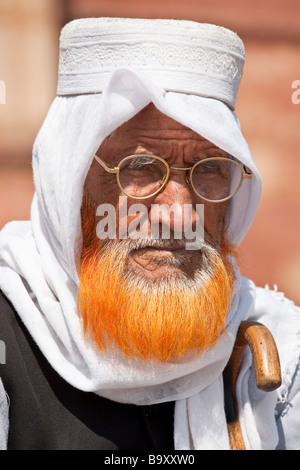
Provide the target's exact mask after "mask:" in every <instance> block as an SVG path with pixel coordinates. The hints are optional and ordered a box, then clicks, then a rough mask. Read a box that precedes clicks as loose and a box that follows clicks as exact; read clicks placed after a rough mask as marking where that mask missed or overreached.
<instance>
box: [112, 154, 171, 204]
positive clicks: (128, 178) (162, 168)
mask: <svg viewBox="0 0 300 470" xmlns="http://www.w3.org/2000/svg"><path fill="white" fill-rule="evenodd" d="M167 174H168V169H167V166H166V164H165V163H163V162H162V161H161V160H159V159H158V158H155V157H152V156H148V155H133V156H130V157H127V158H125V159H124V160H122V162H121V163H120V165H119V183H120V185H121V187H122V189H123V190H124V191H125V193H126V194H128V195H129V196H132V197H137V198H140V197H141V198H142V197H147V196H151V195H152V194H154V193H156V191H158V190H159V189H160V188H161V186H162V185H163V183H164V181H165V178H166V176H167Z"/></svg>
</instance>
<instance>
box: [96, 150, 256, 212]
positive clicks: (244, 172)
mask: <svg viewBox="0 0 300 470" xmlns="http://www.w3.org/2000/svg"><path fill="white" fill-rule="evenodd" d="M134 157H148V158H149V157H150V158H156V159H157V160H159V161H161V162H162V163H163V164H164V165H165V167H166V169H167V174H166V176H165V177H164V181H163V183H162V185H161V186H160V188H159V189H157V190H156V191H155V192H154V193H153V194H150V195H149V196H137V197H135V196H131V195H130V194H128V193H127V192H126V191H125V190H124V189H123V188H122V186H121V183H120V177H119V174H120V167H121V165H122V163H124V162H125V161H126V160H129V159H132V158H134ZM94 159H95V160H96V161H97V162H98V163H99V164H100V165H101V166H102V168H104V170H105V171H107V172H108V173H111V174H115V175H116V178H117V183H118V186H119V188H120V190H121V191H122V193H124V194H125V195H126V196H127V197H130V198H132V199H137V200H142V199H149V198H151V197H153V196H155V195H156V194H158V193H160V192H161V191H162V190H163V189H164V187H165V186H166V184H167V183H168V181H169V178H170V173H171V170H179V171H189V175H187V176H186V177H185V179H186V182H187V184H188V185H189V186H191V187H192V189H193V191H194V193H195V194H196V195H197V196H198V197H200V198H201V199H204V201H207V202H212V203H220V202H225V201H228V200H229V199H231V198H232V197H233V196H234V195H235V194H236V193H237V192H238V190H239V189H240V187H241V186H242V183H243V181H244V180H245V179H251V178H252V171H251V170H250V168H248V167H247V166H246V165H243V166H242V165H241V164H240V163H238V162H236V161H235V160H231V159H230V158H226V157H210V158H204V159H203V160H199V162H197V163H195V165H193V166H191V167H176V166H170V165H169V164H168V162H166V160H164V159H163V158H161V157H158V156H157V155H148V154H133V155H128V157H125V158H122V160H121V161H120V162H119V165H118V166H115V167H113V168H112V167H110V166H109V165H108V164H107V163H106V162H105V161H104V160H103V158H100V157H98V155H94ZM212 159H214V160H224V161H230V162H232V163H234V164H235V165H236V166H237V167H238V168H239V169H240V172H241V180H240V183H239V185H238V187H237V189H236V190H235V191H234V193H233V194H231V195H230V196H227V197H225V198H223V199H217V200H213V199H207V198H205V197H204V196H201V194H199V193H198V191H197V190H196V189H195V187H194V184H193V180H192V175H193V172H194V170H195V168H196V167H197V166H198V165H200V164H202V163H203V162H207V161H210V160H212Z"/></svg>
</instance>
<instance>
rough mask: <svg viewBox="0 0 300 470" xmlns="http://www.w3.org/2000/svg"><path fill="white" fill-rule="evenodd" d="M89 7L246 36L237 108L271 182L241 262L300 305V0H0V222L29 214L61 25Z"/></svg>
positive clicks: (98, 12)
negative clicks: (35, 148)
mask: <svg viewBox="0 0 300 470" xmlns="http://www.w3.org/2000/svg"><path fill="white" fill-rule="evenodd" d="M89 16H119V17H145V18H178V19H188V20H196V21H200V22H209V23H216V24H219V25H222V26H226V27H229V28H230V29H232V30H234V31H236V32H237V33H238V34H239V36H240V37H241V38H242V39H243V41H244V43H245V47H246V65H245V69H244V77H243V79H242V83H241V88H240V93H239V96H238V100H237V108H236V112H237V114H238V116H239V118H240V121H241V125H242V130H243V133H244V136H245V137H246V139H247V140H248V143H249V146H250V150H251V151H252V154H253V156H254V159H255V161H256V164H257V166H258V168H259V170H260V172H261V174H262V177H263V182H264V188H263V195H262V200H261V205H260V209H259V211H258V214H257V217H256V220H255V222H254V223H253V225H252V227H251V229H250V231H249V233H248V235H247V236H246V238H245V240H244V241H243V243H242V245H241V250H240V252H241V271H242V273H243V274H244V275H246V276H248V277H250V278H252V279H253V280H254V281H255V282H256V283H257V284H258V285H260V286H264V285H265V284H269V285H270V286H273V285H274V284H276V285H277V286H278V290H279V291H283V292H284V293H285V295H286V296H287V297H289V298H290V299H292V300H293V301H295V303H297V304H298V305H300V178H299V175H300V154H299V152H300V103H299V104H296V103H295V104H294V103H293V102H292V95H293V93H295V89H293V88H292V84H293V82H295V81H296V80H300V1H299V0H245V1H241V0H228V1H226V2H224V1H222V0H203V1H202V0H184V1H183V0H151V1H147V0H145V1H144V0H84V1H83V0H0V228H2V227H3V225H4V224H5V223H7V222H8V221H10V220H24V219H28V218H29V216H30V204H31V199H32V196H33V191H34V188H33V182H32V173H31V163H30V161H31V149H32V144H33V141H34V139H35V136H36V134H37V132H38V130H39V128H40V126H41V124H42V122H43V120H44V117H45V115H46V113H47V111H48V108H49V106H50V104H51V102H52V100H53V98H54V97H55V91H56V81H57V66H58V41H59V33H60V29H61V28H62V27H63V25H64V24H65V23H67V22H68V21H70V20H72V19H74V18H79V17H89ZM298 87H299V85H298ZM299 88H300V87H299ZM298 98H300V91H299V93H298ZM298 101H300V100H299V99H298Z"/></svg>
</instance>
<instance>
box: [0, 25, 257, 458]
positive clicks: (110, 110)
mask: <svg viewBox="0 0 300 470" xmlns="http://www.w3.org/2000/svg"><path fill="white" fill-rule="evenodd" d="M170 25H172V27H171V30H170ZM135 28H136V34H135ZM143 31H144V32H143ZM174 31H176V37H175V38H174ZM149 35H150V36H151V41H150V39H149V38H150V36H149ZM124 38H125V39H124ZM143 39H144V42H143ZM226 40H227V42H226ZM199 41H200V45H199V44H198V43H199ZM125 42H126V44H125ZM170 44H171V45H173V46H174V47H175V45H176V47H177V51H178V50H179V48H180V47H181V50H183V51H184V50H185V51H186V52H189V55H188V54H187V55H184V54H183V53H182V56H181V57H182V63H183V64H184V60H188V59H189V58H190V57H191V50H189V48H191V47H192V48H194V49H195V50H194V51H192V52H193V55H192V57H193V58H194V60H195V64H196V60H197V58H198V61H200V62H201V60H202V59H201V57H204V56H205V58H206V62H205V63H204V64H203V60H202V65H201V64H200V65H201V67H202V69H201V70H202V71H199V70H198V71H197V70H196V69H197V66H198V65H197V64H196V65H195V64H194V69H191V65H190V64H187V65H186V66H185V67H183V68H181V69H180V70H175V68H174V64H173V63H172V61H173V60H178V52H177V56H176V54H175V52H176V50H175V49H174V48H173V49H172V48H171V47H170ZM154 46H155V47H154ZM99 48H100V49H101V48H102V49H101V51H102V52H101V54H102V55H100V56H99V54H100V52H99ZM132 48H134V54H133V53H132ZM237 49H239V54H238V53H237ZM145 50H146V51H148V59H149V60H150V62H151V61H152V62H151V64H152V69H155V70H154V71H153V70H152V69H151V67H150V66H149V64H148V63H147V64H148V65H147V67H145V66H144V65H143V66H140V67H139V66H138V65H136V64H134V65H132V64H131V63H130V61H129V58H128V57H129V56H130V57H134V60H135V61H136V60H137V55H138V54H140V55H141V57H142V58H143V57H144V55H145V52H144V51H145ZM151 50H152V51H153V53H152V55H151V54H150V51H151ZM115 51H119V60H121V59H120V57H121V58H122V59H123V61H125V62H126V63H127V66H126V67H125V66H122V67H118V63H117V60H116V59H114V60H113V58H115V57H116V56H115ZM128 51H130V52H128ZM155 51H156V52H155ZM164 51H167V53H166V54H165V55H166V57H167V59H166V61H165V63H163V61H162V58H161V57H162V54H163V53H164ZM170 51H171V52H172V54H173V55H172V54H171V52H170ZM126 54H127V55H126ZM155 54H159V55H158V56H157V55H156V56H155ZM201 54H202V55H201ZM203 54H204V55H203ZM225 59H226V60H225ZM170 61H171V63H170ZM141 62H142V63H144V62H143V60H142V59H141ZM241 62H243V60H242V58H241V41H240V40H239V39H238V38H237V37H236V36H235V35H234V34H233V33H232V32H230V31H228V30H224V29H223V28H218V27H216V26H210V25H197V24H196V23H191V22H185V21H184V22H180V21H175V22H172V21H163V20H153V21H151V20H125V19H91V20H89V19H87V20H77V21H74V22H72V23H71V24H70V25H68V26H66V27H65V29H64V31H63V33H62V37H61V59H60V77H59V86H58V93H59V94H58V96H57V97H56V98H55V100H54V102H53V104H52V106H51V108H50V110H49V112H48V115H47V117H46V119H45V122H44V124H43V126H42V128H41V130H40V132H39V134H38V136H37V139H36V142H35V144H34V149H33V171H34V182H35V187H36V194H35V196H34V199H33V203H32V211H31V220H30V221H28V222H11V223H10V224H8V225H7V226H6V227H5V228H4V229H3V230H2V232H1V234H0V286H1V289H2V290H3V292H4V294H5V295H6V296H7V297H8V298H9V299H10V301H11V302H12V304H13V305H14V307H15V308H16V310H17V312H18V314H19V315H20V317H21V319H22V320H23V322H24V324H25V325H26V327H27V329H28V331H29V332H30V334H31V335H32V337H33V338H34V340H35V341H36V343H37V345H38V346H39V348H40V350H41V351H42V353H43V354H44V355H45V357H46V358H47V359H48V361H49V362H50V364H51V365H52V366H53V368H54V369H55V370H56V371H57V372H58V373H59V374H60V375H61V376H62V377H63V378H64V379H65V380H66V381H67V382H69V383H70V384H71V385H73V386H74V387H77V388H79V389H81V390H84V391H92V392H95V393H97V394H99V395H101V396H104V397H107V398H110V399H112V400H116V401H120V402H125V403H135V404H138V405H141V404H152V403H160V402H164V401H169V400H175V401H176V407H175V427H174V433H175V437H174V439H175V446H176V448H177V449H188V448H192V449H193V448H196V449H201V448H204V449H205V448H214V449H226V448H229V441H228V435H227V429H226V420H225V415H224V399H223V388H222V387H223V384H222V371H223V369H224V367H225V365H226V363H227V361H228V358H229V357H230V354H231V351H232V347H233V344H234V340H235V335H236V332H237V328H238V326H239V323H240V321H241V320H243V319H244V318H245V317H246V316H247V315H248V312H249V310H250V309H251V306H252V304H253V301H254V287H253V285H252V283H250V282H249V281H247V280H245V279H243V278H240V277H239V278H238V281H237V283H236V287H235V295H234V299H233V303H232V308H231V311H230V313H229V314H228V319H227V332H228V334H227V335H226V337H225V336H224V337H223V336H222V337H221V339H220V341H219V342H218V344H217V345H216V346H215V347H214V348H213V349H211V350H210V351H208V352H207V353H205V354H202V355H200V356H198V357H197V356H193V357H189V358H186V359H184V360H182V361H181V362H179V363H168V364H164V365H162V364H159V365H158V364H157V363H155V362H153V363H149V364H147V365H145V364H144V363H143V362H142V361H140V360H138V359H134V360H128V359H127V358H124V357H123V356H122V355H121V354H120V353H119V352H118V351H111V352H108V353H103V352H100V351H95V350H94V349H93V348H92V346H90V345H89V344H87V342H86V341H85V340H84V339H83V335H82V329H81V324H80V320H79V317H78V314H77V306H76V297H77V288H78V271H77V260H78V255H79V253H80V248H81V228H80V206H81V200H82V188H83V183H84V180H85V178H86V175H87V172H88V170H89V167H90V165H91V162H92V158H93V155H94V154H95V152H96V151H97V149H98V148H99V146H100V144H101V142H102V141H103V139H104V138H105V137H106V136H107V135H108V134H110V133H111V132H112V131H113V130H114V129H116V128H117V127H118V126H120V125H121V124H122V123H124V122H125V121H127V120H128V119H130V118H131V117H133V116H134V115H135V114H137V113H138V112H139V111H140V110H141V109H142V108H144V107H145V106H146V105H147V104H149V103H150V102H152V103H153V104H154V105H155V106H156V108H157V109H158V110H159V111H161V112H162V113H164V114H166V115H168V116H170V117H171V118H173V119H175V120H176V121H178V122H180V123H182V124H183V125H185V126H188V127H190V128H191V129H193V130H194V131H195V132H197V133H199V134H200V135H202V136H203V137H205V138H206V139H208V140H209V141H211V142H213V143H214V144H215V145H217V146H219V147H220V148H222V149H223V150H225V151H227V152H228V153H229V154H230V155H232V156H233V157H235V158H236V159H238V160H239V161H240V162H242V163H244V164H245V165H247V166H248V167H249V168H250V169H251V170H252V172H253V177H252V179H251V180H246V181H245V182H244V183H243V185H242V187H241V189H240V190H239V192H238V193H237V195H235V196H234V197H233V199H232V200H231V203H230V207H229V210H228V214H227V218H226V231H227V234H228V237H229V239H230V240H231V241H232V242H233V243H235V244H239V243H240V241H241V240H242V238H243V237H244V235H245V234H246V233H247V231H248V229H249V226H250V224H251V222H252V220H253V218H254V215H255V213H256V210H257V206H258V203H259V199H260V193H261V180H260V176H259V173H258V171H257V169H256V167H255V165H254V163H253V160H252V157H251V154H250V152H249V149H248V146H247V144H246V142H245V140H244V138H243V136H242V134H241V131H240V127H239V123H238V119H237V117H236V116H235V114H234V112H233V111H232V109H230V107H231V108H233V107H234V102H235V96H236V92H237V88H238V82H239V79H240V75H241V67H242V66H241V65H240V63H241ZM153 64H155V66H154V65H153ZM165 64H167V66H166V67H165ZM234 65H235V68H234ZM172 67H173V68H172ZM145 68H146V69H147V70H145ZM157 70H158V71H159V73H157ZM172 74H174V76H175V77H177V78H176V80H177V81H176V80H175V79H172ZM205 74H207V77H208V78H206V85H207V86H206V88H205V87H204V85H203V83H204V82H205ZM197 77H198V78H199V83H198V81H197ZM168 80H170V82H171V83H172V86H171V90H170V89H168V87H167V85H166V84H165V85H164V86H162V82H164V83H167V82H168ZM185 83H187V84H188V86H187V89H186V90H184V84H185ZM99 84H100V85H99ZM228 84H229V85H228ZM97 87H98V88H97ZM99 87H100V88H99ZM175 87H177V91H174V88H175ZM193 87H194V88H195V89H196V91H195V93H192V89H193ZM201 87H203V89H204V92H203V95H204V96H201V89H202V88H201ZM182 90H184V91H182ZM208 96H213V98H211V97H208ZM225 103H226V104H225ZM12 406H13V405H12ZM212 408H213V413H212V414H209V415H207V416H205V415H204V414H203V410H204V409H206V410H209V409H212ZM249 445H250V446H251V444H249Z"/></svg>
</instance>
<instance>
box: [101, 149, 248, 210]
mask: <svg viewBox="0 0 300 470" xmlns="http://www.w3.org/2000/svg"><path fill="white" fill-rule="evenodd" d="M94 158H95V160H96V161H97V162H98V163H100V165H101V166H102V167H103V168H104V170H106V171H107V172H108V173H113V174H115V175H116V177H117V183H118V186H119V188H120V189H121V191H122V192H123V193H124V194H125V195H126V196H128V197H131V198H133V199H148V198H151V197H153V196H155V195H156V194H158V193H159V192H160V191H162V190H163V188H164V187H165V186H166V184H167V182H168V181H169V178H170V171H171V170H174V171H185V172H188V173H187V174H186V176H185V179H186V182H187V183H188V185H190V186H191V187H192V189H193V190H194V192H195V194H197V196H199V197H200V198H201V199H204V200H205V201H208V202H213V203H214V202H215V203H218V202H225V201H227V200H229V199H231V198H232V197H233V196H234V195H235V194H236V193H237V192H238V190H239V189H240V187H241V185H242V183H243V180H244V179H249V178H251V177H252V171H251V170H250V169H249V168H248V167H246V166H245V165H243V166H242V165H241V164H240V163H238V162H236V161H235V160H232V159H230V158H225V157H209V158H205V159H203V160H199V161H197V162H196V163H195V164H194V165H193V166H191V167H175V166H170V165H169V164H168V163H167V162H166V160H164V159H163V158H161V157H158V156H156V155H148V154H134V155H129V156H128V157H125V158H123V159H122V160H121V161H120V163H119V165H118V166H116V167H114V168H111V167H110V166H108V165H107V163H106V162H105V161H104V160H103V159H102V158H100V157H98V156H97V155H94Z"/></svg>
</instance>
